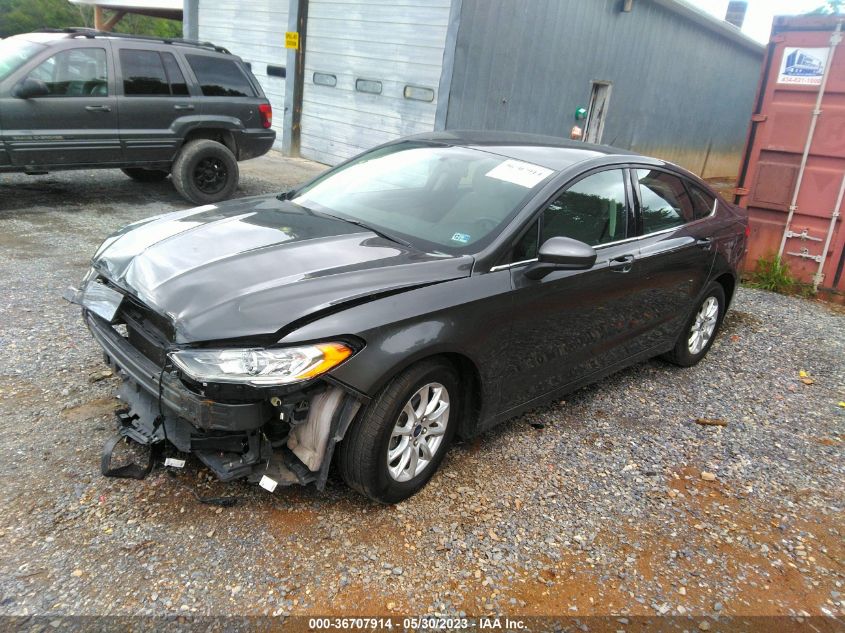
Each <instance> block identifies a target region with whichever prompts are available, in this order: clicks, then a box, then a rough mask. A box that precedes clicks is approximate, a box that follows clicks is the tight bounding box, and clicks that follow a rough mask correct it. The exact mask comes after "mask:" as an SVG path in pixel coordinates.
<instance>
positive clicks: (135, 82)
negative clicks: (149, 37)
mask: <svg viewBox="0 0 845 633" xmlns="http://www.w3.org/2000/svg"><path fill="white" fill-rule="evenodd" d="M120 67H121V70H122V72H123V94H125V95H128V96H136V97H138V96H140V97H143V96H149V97H157V96H159V97H160V96H170V95H187V94H188V86H187V84H186V83H185V77H184V75H183V74H182V71H181V70H179V64H177V63H176V58H175V57H173V54H172V53H159V52H158V51H150V50H137V49H122V50H121V51H120Z"/></svg>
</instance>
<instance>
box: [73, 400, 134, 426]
mask: <svg viewBox="0 0 845 633" xmlns="http://www.w3.org/2000/svg"><path fill="white" fill-rule="evenodd" d="M122 404H123V403H122V402H121V401H120V400H118V399H117V398H95V399H94V400H89V401H88V402H84V403H82V404H79V405H76V406H75V407H69V408H67V409H64V410H62V412H61V414H60V415H61V416H62V418H63V419H65V420H68V421H70V422H82V421H83V420H91V419H93V418H99V417H101V416H104V415H107V414H110V413H114V412H115V410H116V409H119V408H120V407H121V406H122Z"/></svg>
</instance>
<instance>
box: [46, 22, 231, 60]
mask: <svg viewBox="0 0 845 633" xmlns="http://www.w3.org/2000/svg"><path fill="white" fill-rule="evenodd" d="M35 32H36V33H67V34H68V35H70V36H71V37H87V38H91V39H93V38H95V37H116V38H121V39H129V40H141V41H147V42H162V43H164V44H176V45H179V46H195V47H197V48H205V49H207V50H212V51H215V52H216V53H225V54H226V55H231V53H230V52H229V50H228V49H226V48H223V47H222V46H217V45H215V44H212V43H211V42H200V41H197V40H186V39H184V38H181V37H155V36H153V35H134V34H132V33H112V32H111V31H98V30H97V29H90V28H86V27H82V26H73V27H68V28H65V29H38V30H37V31H35Z"/></svg>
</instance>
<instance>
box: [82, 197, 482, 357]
mask: <svg viewBox="0 0 845 633" xmlns="http://www.w3.org/2000/svg"><path fill="white" fill-rule="evenodd" d="M472 261H473V259H472V257H470V256H463V257H452V256H448V255H433V254H427V253H423V252H421V251H418V250H415V249H413V248H409V247H405V246H402V245H400V244H397V243H395V242H392V241H390V240H388V239H385V238H382V237H380V236H378V235H376V234H375V233H372V232H370V231H367V230H366V229H362V228H360V227H357V226H355V225H352V224H349V223H347V222H344V221H342V220H336V219H334V218H331V217H327V216H325V215H320V214H315V213H312V212H311V211H308V210H306V209H303V208H302V207H299V206H297V205H294V204H292V203H290V202H283V201H279V200H277V199H276V198H275V197H273V196H260V197H255V198H247V199H243V200H238V201H233V202H227V203H223V204H220V205H217V206H214V205H209V206H205V207H197V208H195V209H189V210H187V211H180V212H176V213H168V214H165V215H162V216H157V217H153V218H148V219H146V220H142V221H141V222H136V223H135V224H130V225H129V226H127V227H125V228H124V229H121V230H120V231H118V232H117V233H115V234H114V235H112V236H111V237H109V238H108V239H107V240H106V241H105V242H104V243H103V245H102V246H101V247H100V249H99V250H98V251H97V254H96V255H95V256H94V260H93V264H94V267H95V268H96V269H97V270H98V271H99V272H100V273H101V274H103V275H105V276H106V277H108V278H109V279H110V280H111V281H112V282H114V283H115V284H116V285H118V286H120V287H122V288H123V289H124V290H126V291H128V292H130V293H131V294H133V295H135V296H136V297H137V298H138V299H140V300H141V301H142V302H143V303H145V304H146V305H148V306H149V307H150V308H152V309H153V310H155V311H156V312H159V313H160V314H162V315H165V316H167V317H168V318H169V319H170V320H172V322H173V324H174V326H175V330H176V341H175V342H177V343H188V342H197V341H214V340H221V339H231V338H240V337H249V336H259V335H268V334H272V333H274V332H277V331H279V330H280V329H282V328H284V327H285V326H286V325H288V324H290V323H292V322H294V321H296V320H298V319H301V318H303V317H306V316H308V315H310V314H313V313H315V312H318V311H322V310H326V309H328V308H332V307H333V306H338V305H340V304H343V303H345V302H348V301H360V300H362V299H363V300H366V298H367V297H370V296H372V295H378V294H382V293H386V292H394V291H399V290H400V289H408V288H412V287H417V286H421V285H427V284H431V283H437V282H441V281H448V280H450V279H456V278H459V277H466V276H468V275H469V274H470V272H471V268H472ZM338 334H343V333H342V332H339V333H338Z"/></svg>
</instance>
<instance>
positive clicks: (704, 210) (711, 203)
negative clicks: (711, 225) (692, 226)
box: [687, 183, 716, 220]
mask: <svg viewBox="0 0 845 633" xmlns="http://www.w3.org/2000/svg"><path fill="white" fill-rule="evenodd" d="M687 186H688V187H689V191H690V198H691V199H692V209H693V213H694V214H695V219H696V220H700V219H701V218H706V217H707V216H708V215H710V214H711V213H713V211H714V210H715V208H716V198H715V197H714V196H711V195H710V194H709V193H707V192H706V191H704V189H701V188H699V187H696V186H695V185H690V184H689V183H687Z"/></svg>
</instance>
